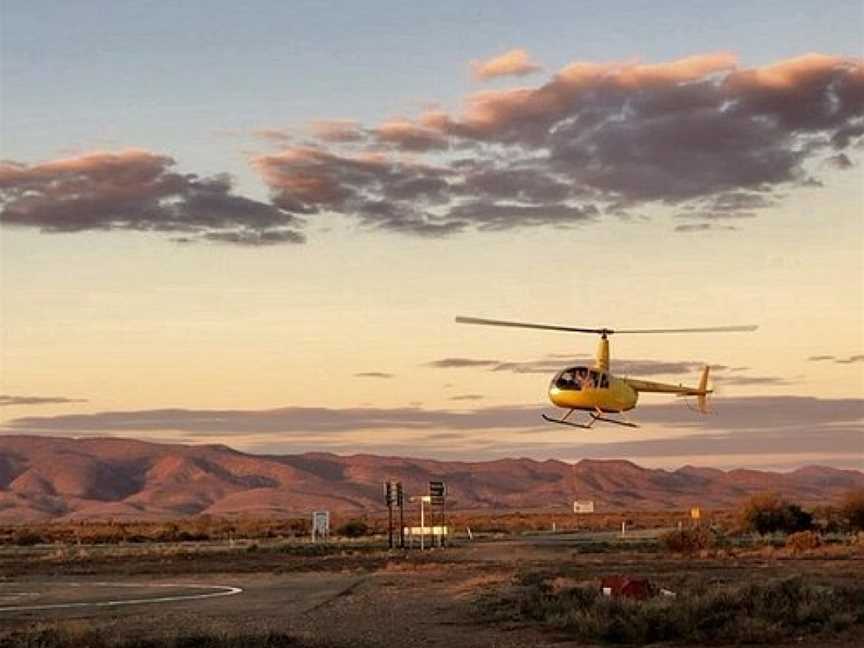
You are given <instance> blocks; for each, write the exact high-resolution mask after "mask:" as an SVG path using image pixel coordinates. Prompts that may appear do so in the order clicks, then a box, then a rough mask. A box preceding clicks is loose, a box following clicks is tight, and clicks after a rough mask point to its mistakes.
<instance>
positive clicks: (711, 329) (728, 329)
mask: <svg viewBox="0 0 864 648" xmlns="http://www.w3.org/2000/svg"><path fill="white" fill-rule="evenodd" d="M758 328H759V327H758V326H757V325H756V324H744V325H741V326H707V327H704V328H682V329H615V330H614V333H743V332H746V331H755V330H756V329H758ZM612 332H613V331H610V333H612Z"/></svg>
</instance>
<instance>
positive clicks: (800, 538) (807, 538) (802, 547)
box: [786, 531, 822, 553]
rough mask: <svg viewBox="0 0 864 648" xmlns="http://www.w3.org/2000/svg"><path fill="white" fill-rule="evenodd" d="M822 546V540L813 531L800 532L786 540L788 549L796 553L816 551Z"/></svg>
mask: <svg viewBox="0 0 864 648" xmlns="http://www.w3.org/2000/svg"><path fill="white" fill-rule="evenodd" d="M821 544H822V538H820V537H819V534H818V533H814V532H813V531H798V532H797V533H793V534H792V535H790V536H789V537H788V538H786V548H787V549H791V550H792V551H793V552H794V553H799V552H801V551H807V550H808V549H816V548H817V547H819V546H820V545H821Z"/></svg>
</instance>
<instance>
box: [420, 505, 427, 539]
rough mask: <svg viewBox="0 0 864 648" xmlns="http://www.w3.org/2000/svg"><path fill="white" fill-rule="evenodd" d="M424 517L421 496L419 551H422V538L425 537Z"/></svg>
mask: <svg viewBox="0 0 864 648" xmlns="http://www.w3.org/2000/svg"><path fill="white" fill-rule="evenodd" d="M425 520H426V518H425V516H424V514H423V498H422V497H421V498H420V551H423V548H424V547H423V540H424V539H425V537H426V522H425Z"/></svg>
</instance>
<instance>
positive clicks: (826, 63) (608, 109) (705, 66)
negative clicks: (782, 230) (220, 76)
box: [255, 52, 864, 234]
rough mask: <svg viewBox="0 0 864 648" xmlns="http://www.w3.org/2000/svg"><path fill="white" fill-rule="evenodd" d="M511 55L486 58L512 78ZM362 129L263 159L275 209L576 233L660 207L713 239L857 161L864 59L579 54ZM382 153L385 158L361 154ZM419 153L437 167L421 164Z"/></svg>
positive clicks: (443, 229)
mask: <svg viewBox="0 0 864 648" xmlns="http://www.w3.org/2000/svg"><path fill="white" fill-rule="evenodd" d="M510 54H511V53H508V55H505V56H502V57H498V58H496V59H492V60H491V61H487V62H485V63H484V65H485V64H490V63H492V62H495V61H501V62H502V64H501V66H500V67H498V68H495V67H494V66H493V67H492V68H490V69H492V70H494V69H499V70H503V69H506V66H505V65H504V64H503V63H504V62H507V61H512V60H513V59H514V57H511V56H509V55H510ZM526 57H527V55H526ZM515 59H516V60H519V57H515ZM477 65H478V66H480V65H481V64H479V63H478V64H477ZM493 76H494V75H493ZM357 129H358V130H360V131H362V132H364V133H366V134H367V137H366V138H365V139H364V140H363V141H356V142H350V141H339V142H336V143H334V142H332V141H329V140H328V139H327V138H326V137H322V138H320V144H319V146H318V147H316V148H315V149H314V153H312V152H310V151H308V150H307V151H306V152H304V153H302V154H301V153H298V152H297V150H296V149H295V150H294V152H293V153H292V152H286V153H284V154H283V156H284V157H283V158H282V159H281V161H277V160H276V159H275V158H271V159H267V160H264V159H259V160H257V161H256V162H255V164H256V167H257V168H258V170H259V172H261V174H262V177H263V178H264V180H265V182H267V184H268V185H269V186H270V187H271V189H273V191H274V196H275V197H274V200H276V203H277V204H278V205H280V206H281V207H282V208H284V209H289V210H291V209H297V210H298V213H311V211H315V210H317V209H328V210H331V211H335V212H338V213H341V214H343V215H346V216H354V217H356V218H358V219H359V220H360V221H361V222H362V223H364V224H367V225H373V226H378V227H387V228H391V229H396V230H400V231H406V232H412V233H423V234H428V233H430V232H436V233H438V234H444V233H451V232H458V231H462V230H464V229H469V228H473V229H478V230H497V229H505V228H508V227H525V226H547V225H554V226H561V227H568V226H572V225H577V224H580V223H585V222H589V221H595V220H598V219H599V218H600V216H601V215H602V214H603V213H604V212H605V213H613V214H616V215H626V213H628V212H629V211H630V210H632V209H637V208H640V207H641V206H643V205H647V204H649V203H662V204H666V205H675V206H676V207H677V208H678V209H679V210H680V212H681V213H682V215H686V216H687V217H689V218H693V219H696V220H698V221H701V222H697V223H690V224H685V225H679V226H678V227H677V229H678V230H679V231H702V232H709V231H715V230H723V229H728V227H729V226H728V225H718V224H717V221H720V220H723V219H729V218H739V219H740V218H742V217H744V216H748V217H755V216H756V215H758V212H759V211H760V210H763V209H768V208H772V207H774V206H777V205H779V204H780V196H781V195H782V194H783V193H786V192H788V189H789V188H791V187H793V186H799V185H814V184H816V183H818V179H816V178H814V177H813V169H814V168H815V169H828V168H831V167H832V165H833V166H838V165H839V166H849V165H851V164H854V162H853V160H852V159H851V158H850V156H852V155H854V154H855V152H856V151H857V150H859V148H857V147H860V144H861V141H862V139H864V62H862V60H860V59H853V58H844V57H837V56H828V55H822V54H808V55H805V56H801V57H797V58H792V59H787V60H782V61H779V62H776V63H774V64H771V65H766V66H761V67H756V68H742V67H740V66H739V64H738V62H737V60H736V57H735V56H734V55H733V54H730V53H727V52H715V53H706V54H698V55H695V56H689V57H684V58H680V59H677V60H672V61H666V62H661V63H642V62H639V61H623V62H622V61H613V62H599V63H598V62H585V61H576V62H573V63H571V64H569V65H567V66H565V67H564V68H563V69H561V70H560V71H559V72H558V73H556V74H554V75H552V76H551V77H549V78H548V79H547V80H546V81H545V82H543V83H540V84H535V85H524V86H522V87H517V88H508V89H501V90H485V91H482V92H474V93H471V94H469V95H467V96H466V97H465V98H464V100H463V107H462V109H461V110H457V111H446V110H443V109H440V108H433V109H428V110H426V111H425V112H422V113H420V114H419V115H418V116H417V117H416V118H411V117H407V118H400V119H395V120H389V121H384V122H383V123H381V124H380V125H379V126H377V127H375V128H371V129H364V128H362V127H359V126H357ZM376 147H377V148H379V149H380V148H383V149H385V150H386V151H388V153H387V155H388V156H391V157H385V158H382V157H380V152H379V153H374V154H375V155H378V156H379V157H378V158H377V160H376V161H375V162H374V164H372V160H371V158H370V159H368V160H365V161H364V160H363V159H362V156H361V155H360V152H362V151H366V152H367V155H370V154H372V153H370V151H374V150H375V148H376ZM401 151H408V152H411V153H412V162H411V164H409V163H408V162H407V161H406V160H405V159H404V156H403V157H399V156H398V153H399V152H401ZM424 154H428V155H429V156H432V155H434V156H435V157H434V160H435V163H436V165H437V166H436V167H435V170H434V171H431V170H429V169H426V170H424V169H423V165H422V164H419V163H418V162H417V161H418V160H420V161H422V159H423V156H424ZM840 155H843V156H845V157H840ZM298 156H299V157H298ZM832 156H833V157H832ZM822 161H828V162H829V163H828V164H818V163H819V162H822ZM814 162H815V163H817V164H813V163H814ZM847 162H848V164H847ZM277 168H278V172H276V171H274V170H275V169H277ZM430 169H431V167H430ZM274 173H275V175H274ZM709 223H714V224H713V225H711V226H708V225H709Z"/></svg>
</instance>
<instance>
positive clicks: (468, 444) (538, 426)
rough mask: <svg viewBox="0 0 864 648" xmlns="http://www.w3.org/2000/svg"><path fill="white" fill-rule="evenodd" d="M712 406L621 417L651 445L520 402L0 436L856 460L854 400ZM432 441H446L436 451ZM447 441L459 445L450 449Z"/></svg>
mask: <svg viewBox="0 0 864 648" xmlns="http://www.w3.org/2000/svg"><path fill="white" fill-rule="evenodd" d="M715 405H716V411H717V413H716V414H715V415H714V416H699V415H697V414H695V413H693V412H691V411H690V410H688V409H687V408H685V407H683V406H682V404H681V403H679V402H669V403H664V404H662V405H651V404H648V405H642V406H640V407H639V408H638V409H637V410H635V411H634V412H633V413H632V414H631V418H633V419H634V420H635V421H636V422H637V423H639V424H640V425H644V426H645V428H644V430H650V431H651V432H652V438H638V437H637V438H635V439H629V440H621V441H613V442H596V441H588V442H585V441H583V440H584V439H586V438H587V437H584V436H574V437H572V438H568V439H567V440H566V441H562V440H561V439H562V436H561V434H562V430H561V426H554V425H551V424H544V423H541V421H540V418H539V414H540V412H541V411H542V408H540V407H537V406H525V405H520V406H509V407H503V406H498V407H485V408H477V409H474V410H472V411H467V412H453V411H450V410H446V409H445V410H435V409H421V408H419V407H409V408H390V409H387V408H354V409H331V408H311V407H285V408H280V409H271V410H184V409H170V410H143V411H133V412H102V413H96V414H86V415H64V416H53V417H25V418H19V419H15V420H13V421H10V422H8V423H6V424H5V427H4V430H5V431H6V432H7V433H16V434H20V433H29V434H50V435H57V434H60V435H72V436H80V435H83V434H112V435H120V436H133V437H136V438H140V437H141V436H142V435H155V437H159V436H160V435H162V437H161V438H165V436H164V435H167V434H169V433H177V434H179V435H180V437H179V439H184V440H190V441H202V442H213V441H216V440H218V441H219V442H224V441H225V440H226V439H230V440H231V443H232V444H233V445H237V446H239V447H248V448H253V449H254V448H255V447H264V446H266V447H268V448H269V450H268V452H280V451H291V452H299V451H303V450H321V449H328V450H331V451H338V452H349V453H352V454H354V453H357V452H361V451H363V452H373V451H374V452H383V453H387V454H392V453H394V452H398V453H399V454H409V455H414V456H417V455H425V456H429V455H434V456H439V457H445V456H446V457H452V458H462V459H465V458H474V459H482V458H489V457H506V456H511V457H512V456H529V457H534V458H542V459H545V458H549V457H558V458H562V457H563V458H578V457H584V456H593V457H603V456H605V457H627V458H631V459H635V458H639V457H689V456H702V457H707V458H708V461H710V462H712V463H715V462H717V461H720V460H721V459H722V458H723V457H734V456H736V455H738V456H745V455H746V456H747V457H749V458H752V457H760V456H761V457H763V458H764V459H763V460H762V461H763V462H766V461H771V462H773V461H776V457H777V452H778V448H782V449H783V453H784V455H788V456H795V455H798V456H801V457H805V456H812V455H815V454H820V453H821V454H828V453H830V454H831V455H832V457H835V459H837V460H842V461H843V462H844V463H846V464H849V463H857V464H859V465H860V463H861V440H862V423H864V399H855V398H847V399H820V398H810V397H804V396H756V397H747V398H725V399H719V398H718V399H716V402H715ZM595 429H598V430H599V429H601V428H599V427H598V428H595ZM366 430H399V434H398V435H394V434H392V433H390V434H388V435H386V436H385V437H382V436H375V435H371V434H368V433H366V434H364V435H363V436H362V437H360V436H353V435H352V434H351V433H352V432H359V431H366ZM658 430H659V433H658ZM658 434H659V435H658ZM593 438H596V437H593ZM607 438H608V437H607ZM179 439H178V440H179ZM441 440H448V441H449V442H448V443H446V444H441V443H440V441H441ZM457 440H458V441H460V442H459V443H455V441H457ZM725 463H729V460H725ZM733 463H734V461H733Z"/></svg>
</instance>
